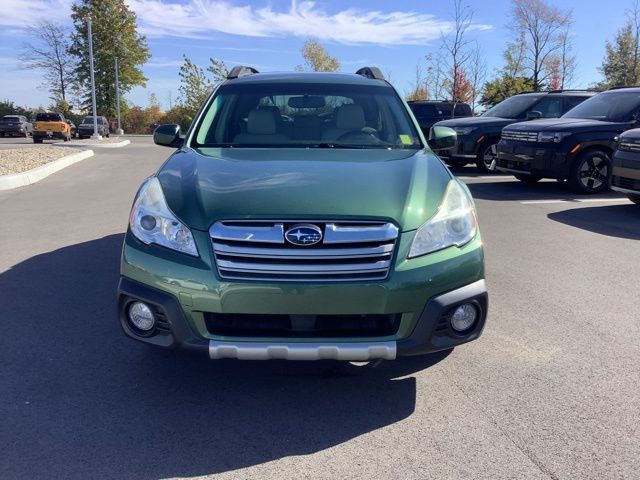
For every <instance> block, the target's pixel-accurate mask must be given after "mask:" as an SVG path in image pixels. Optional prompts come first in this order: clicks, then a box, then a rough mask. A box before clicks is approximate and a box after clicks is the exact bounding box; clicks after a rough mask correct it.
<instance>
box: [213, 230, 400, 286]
mask: <svg viewBox="0 0 640 480" xmlns="http://www.w3.org/2000/svg"><path fill="white" fill-rule="evenodd" d="M300 224H304V225H312V226H315V227H317V228H319V229H320V231H321V232H322V240H321V241H320V242H319V243H317V244H315V245H306V246H305V245H294V244H292V243H289V242H288V241H287V240H285V233H286V232H287V231H289V230H290V229H292V228H294V227H296V226H297V225H300ZM209 233H210V236H211V240H212V243H213V251H214V254H215V259H216V265H217V267H218V273H219V275H220V277H221V278H223V279H233V280H262V281H264V280H269V281H278V282H279V281H333V282H336V281H353V280H383V279H385V278H386V277H387V275H388V274H389V269H390V267H391V260H392V257H393V251H394V248H395V243H396V239H397V237H398V228H397V227H396V226H395V225H393V224H391V223H382V222H309V221H303V222H293V221H283V222H274V221H269V222H262V221H255V222H246V221H222V222H216V223H215V224H214V225H213V226H212V227H211V229H210V231H209Z"/></svg>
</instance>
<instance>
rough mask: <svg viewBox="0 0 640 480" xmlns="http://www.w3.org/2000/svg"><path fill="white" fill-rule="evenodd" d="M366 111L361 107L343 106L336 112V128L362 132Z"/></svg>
mask: <svg viewBox="0 0 640 480" xmlns="http://www.w3.org/2000/svg"><path fill="white" fill-rule="evenodd" d="M364 126H365V121H364V110H362V107H361V106H360V105H355V104H353V105H342V106H341V107H338V108H337V110H336V128H339V129H341V130H360V129H362V128H364Z"/></svg>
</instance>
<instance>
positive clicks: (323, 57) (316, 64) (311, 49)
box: [298, 40, 340, 72]
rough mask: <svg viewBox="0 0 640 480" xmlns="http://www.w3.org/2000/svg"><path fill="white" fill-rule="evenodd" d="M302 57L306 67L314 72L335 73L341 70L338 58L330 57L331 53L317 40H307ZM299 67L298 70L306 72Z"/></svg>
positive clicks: (302, 67)
mask: <svg viewBox="0 0 640 480" xmlns="http://www.w3.org/2000/svg"><path fill="white" fill-rule="evenodd" d="M302 57H303V58H304V63H305V64H306V66H307V67H308V68H309V69H311V70H313V71H314V72H335V71H337V70H339V69H340V62H339V61H338V59H337V58H335V57H332V56H331V55H329V52H327V50H326V49H325V48H324V47H323V46H322V45H321V44H320V42H317V41H315V40H307V41H305V42H304V46H303V47H302ZM304 69H305V67H304V66H299V67H298V70H304Z"/></svg>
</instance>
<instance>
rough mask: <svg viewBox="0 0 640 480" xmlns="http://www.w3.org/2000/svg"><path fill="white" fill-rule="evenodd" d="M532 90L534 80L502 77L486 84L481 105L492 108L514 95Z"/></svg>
mask: <svg viewBox="0 0 640 480" xmlns="http://www.w3.org/2000/svg"><path fill="white" fill-rule="evenodd" d="M532 88H533V80H532V79H530V78H528V77H512V76H509V75H502V76H500V77H497V78H494V79H493V80H491V81H489V82H487V83H486V84H485V86H484V88H483V93H482V97H481V98H480V104H481V105H483V106H484V107H486V108H490V107H493V106H494V105H497V104H498V103H500V102H501V101H503V100H506V99H507V98H509V97H512V96H513V95H517V94H518V93H522V92H529V91H531V90H532Z"/></svg>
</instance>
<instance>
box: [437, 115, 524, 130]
mask: <svg viewBox="0 0 640 480" xmlns="http://www.w3.org/2000/svg"><path fill="white" fill-rule="evenodd" d="M513 122H514V119H513V118H502V117H464V118H452V119H451V120H443V121H441V122H438V123H437V124H436V125H438V126H439V127H450V128H454V127H500V126H504V125H508V124H510V123H513Z"/></svg>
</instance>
